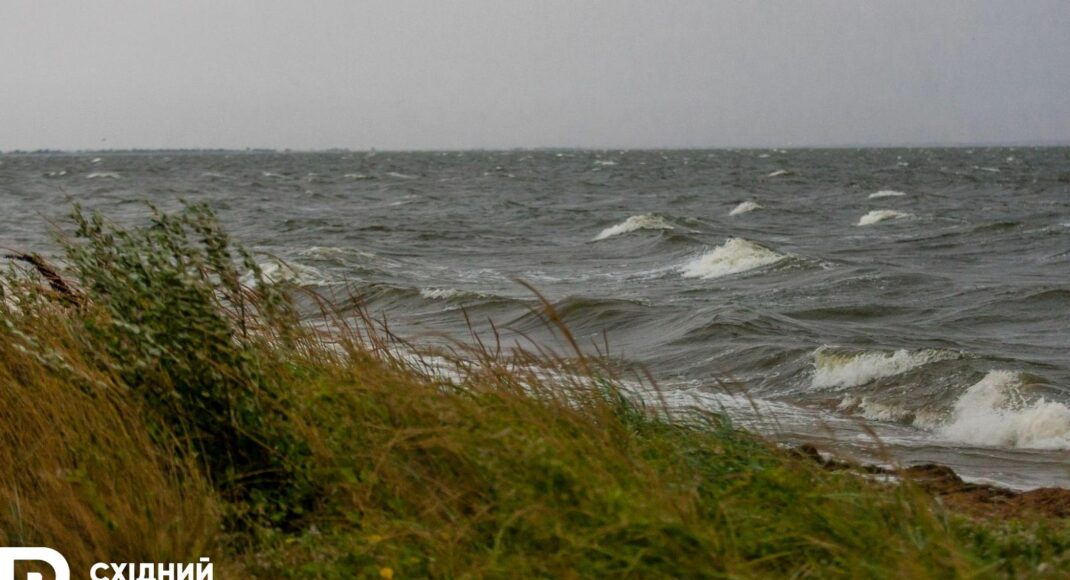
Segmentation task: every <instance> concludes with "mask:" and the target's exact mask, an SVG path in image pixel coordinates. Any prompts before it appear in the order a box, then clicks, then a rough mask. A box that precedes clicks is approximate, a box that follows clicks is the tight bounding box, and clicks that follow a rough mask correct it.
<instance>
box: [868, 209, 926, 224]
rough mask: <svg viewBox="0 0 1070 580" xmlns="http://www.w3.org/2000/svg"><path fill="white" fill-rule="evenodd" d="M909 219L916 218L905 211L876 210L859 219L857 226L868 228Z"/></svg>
mask: <svg viewBox="0 0 1070 580" xmlns="http://www.w3.org/2000/svg"><path fill="white" fill-rule="evenodd" d="M908 217H914V215H913V214H909V213H906V212H903V211H896V210H894V209H875V210H873V211H871V212H869V213H867V214H866V215H864V216H862V217H861V218H859V219H858V224H857V225H860V226H868V225H873V224H875V223H878V222H883V221H885V220H892V219H902V218H908Z"/></svg>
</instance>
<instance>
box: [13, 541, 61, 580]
mask: <svg viewBox="0 0 1070 580" xmlns="http://www.w3.org/2000/svg"><path fill="white" fill-rule="evenodd" d="M20 560H22V561H30V562H35V561H36V562H44V563H46V564H48V565H49V566H52V569H53V570H54V571H55V572H56V580H71V567H70V566H68V565H67V559H66V558H64V557H63V555H62V554H60V553H59V552H57V551H55V550H53V549H52V548H0V580H15V562H18V561H20ZM42 578H44V576H42V575H41V573H40V572H28V573H27V574H26V580H41V579H42Z"/></svg>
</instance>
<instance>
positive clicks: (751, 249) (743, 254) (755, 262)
mask: <svg viewBox="0 0 1070 580" xmlns="http://www.w3.org/2000/svg"><path fill="white" fill-rule="evenodd" d="M786 257H787V256H785V255H784V254H779V253H777V252H774V251H773V250H770V249H769V248H766V247H764V246H760V245H758V244H756V243H754V242H751V241H747V240H744V239H743V238H731V239H729V240H728V241H727V242H725V243H724V244H722V245H720V246H717V247H716V248H714V249H712V250H710V251H709V252H706V253H705V254H703V255H701V256H699V257H698V258H695V259H694V260H691V261H690V262H688V263H686V264H684V265H683V266H682V267H681V268H680V271H681V273H682V274H683V276H684V277H685V278H720V277H721V276H729V275H731V274H738V273H740V272H746V271H748V270H753V269H755V268H761V267H763V266H768V265H770V264H775V263H777V262H779V261H781V260H783V259H784V258H786Z"/></svg>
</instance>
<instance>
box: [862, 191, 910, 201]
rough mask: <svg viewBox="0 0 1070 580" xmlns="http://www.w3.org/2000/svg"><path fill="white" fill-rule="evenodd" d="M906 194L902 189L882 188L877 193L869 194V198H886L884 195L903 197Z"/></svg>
mask: <svg viewBox="0 0 1070 580" xmlns="http://www.w3.org/2000/svg"><path fill="white" fill-rule="evenodd" d="M904 195H906V194H905V193H903V192H902V191H895V190H892V189H882V190H880V191H878V192H877V193H871V194H869V199H881V198H884V197H903V196H904Z"/></svg>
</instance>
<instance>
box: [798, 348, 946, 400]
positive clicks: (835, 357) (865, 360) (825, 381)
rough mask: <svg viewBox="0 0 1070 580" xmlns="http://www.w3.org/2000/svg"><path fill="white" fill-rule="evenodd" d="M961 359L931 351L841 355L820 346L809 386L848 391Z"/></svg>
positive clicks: (941, 352)
mask: <svg viewBox="0 0 1070 580" xmlns="http://www.w3.org/2000/svg"><path fill="white" fill-rule="evenodd" d="M961 356H962V355H961V354H959V353H957V352H953V351H947V350H935V349H926V350H919V351H909V350H905V349H900V350H897V351H895V352H861V353H844V352H837V351H835V350H834V349H831V348H829V347H827V346H823V347H821V348H819V349H817V350H816V351H814V377H813V379H812V380H811V382H810V384H811V386H812V387H813V388H815V389H848V388H851V387H857V386H859V385H864V384H866V383H870V382H873V381H875V380H877V379H882V378H885V377H891V376H895V375H901V374H903V373H905V372H907V371H910V370H912V369H915V368H918V367H920V366H923V365H927V364H929V363H933V362H937V361H943V360H952V359H956V358H961Z"/></svg>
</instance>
